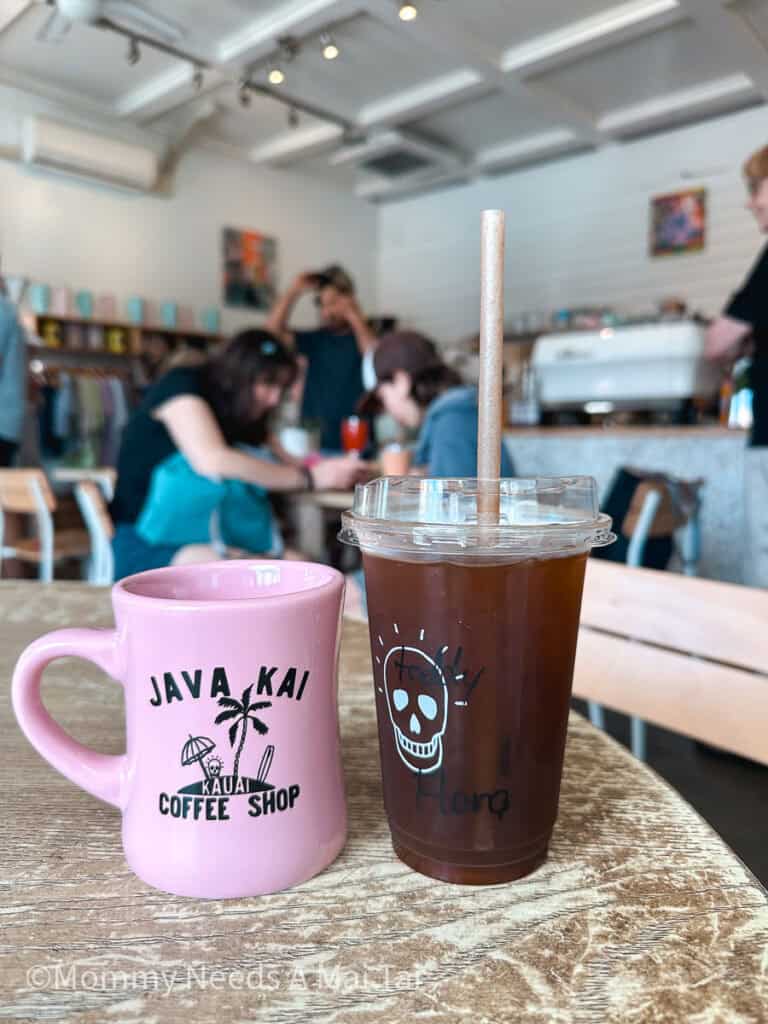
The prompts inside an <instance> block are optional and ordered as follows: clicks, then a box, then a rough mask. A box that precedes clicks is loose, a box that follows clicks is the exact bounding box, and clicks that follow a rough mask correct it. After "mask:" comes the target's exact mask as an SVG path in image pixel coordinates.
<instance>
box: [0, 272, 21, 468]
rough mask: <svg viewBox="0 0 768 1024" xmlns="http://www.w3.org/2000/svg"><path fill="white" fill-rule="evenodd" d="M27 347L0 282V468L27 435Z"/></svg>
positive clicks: (13, 455) (5, 463)
mask: <svg viewBox="0 0 768 1024" xmlns="http://www.w3.org/2000/svg"><path fill="white" fill-rule="evenodd" d="M26 389H27V346H26V341H25V338H24V331H23V329H22V327H21V324H20V323H19V319H18V317H17V315H16V309H15V307H14V305H13V303H12V302H11V300H10V299H9V298H7V296H6V294H5V283H4V282H3V281H2V278H0V466H10V465H11V464H12V463H13V459H14V457H15V455H16V452H17V451H18V447H19V442H20V441H21V436H22V433H23V431H24V410H25V405H26Z"/></svg>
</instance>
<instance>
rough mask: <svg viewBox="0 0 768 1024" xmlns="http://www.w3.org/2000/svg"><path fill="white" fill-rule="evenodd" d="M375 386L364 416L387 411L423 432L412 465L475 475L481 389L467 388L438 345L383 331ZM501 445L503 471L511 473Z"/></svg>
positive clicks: (430, 471)
mask: <svg viewBox="0 0 768 1024" xmlns="http://www.w3.org/2000/svg"><path fill="white" fill-rule="evenodd" d="M373 367H374V370H375V373H376V387H375V389H374V390H373V391H371V392H369V393H368V395H367V396H366V398H364V399H363V401H362V402H361V403H360V412H361V413H362V414H363V415H366V414H373V413H375V412H376V411H377V410H380V409H382V408H383V409H384V411H385V412H387V413H389V415H390V416H391V417H392V418H393V419H394V420H396V422H397V423H399V424H400V425H401V426H403V427H407V428H408V429H410V430H416V429H418V431H419V436H418V442H417V445H416V451H415V455H414V460H413V461H414V466H416V467H417V468H419V469H421V470H422V471H423V472H425V473H426V475H427V476H450V477H473V476H476V475H477V391H476V390H475V389H474V388H470V387H465V386H464V385H463V383H462V380H461V377H460V376H459V374H458V373H457V372H456V371H455V370H453V369H451V367H450V366H447V365H446V364H445V363H444V362H443V361H442V359H441V358H440V355H439V354H438V351H437V348H436V346H435V344H434V343H433V342H432V341H430V340H429V339H428V338H425V337H424V335H423V334H417V333H416V332H415V331H399V332H395V333H392V334H386V335H384V336H383V337H382V338H381V340H380V341H379V345H378V348H377V349H376V352H375V354H374V357H373ZM513 474H514V470H513V467H512V460H511V458H510V456H509V453H508V452H507V450H506V447H505V446H504V445H502V450H501V475H502V476H512V475H513Z"/></svg>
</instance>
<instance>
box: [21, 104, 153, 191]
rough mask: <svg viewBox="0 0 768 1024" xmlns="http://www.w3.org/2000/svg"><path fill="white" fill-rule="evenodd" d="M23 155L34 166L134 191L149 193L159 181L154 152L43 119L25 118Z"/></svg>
mask: <svg viewBox="0 0 768 1024" xmlns="http://www.w3.org/2000/svg"><path fill="white" fill-rule="evenodd" d="M21 152H22V160H23V161H24V163H26V164H29V165H30V166H31V167H40V168H42V169H44V170H47V171H55V172H58V173H61V174H67V175H70V176H72V177H75V178H80V179H84V180H86V181H95V182H98V183H100V184H103V185H111V186H113V187H116V188H120V189H127V190H130V191H133V192H149V191H151V190H152V188H153V187H154V185H155V183H156V181H157V174H158V158H157V156H156V154H155V153H154V152H153V151H152V150H151V149H147V148H145V147H143V146H135V145H131V144H130V143H126V142H119V141H117V140H116V139H111V138H107V137H106V136H104V135H97V134H95V133H93V132H88V131H84V130H82V129H80V128H72V127H70V126H69V125H64V124H59V123H58V122H56V121H50V120H48V119H47V118H44V117H27V118H25V119H24V126H23V132H22V147H21Z"/></svg>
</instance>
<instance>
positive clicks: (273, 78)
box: [267, 64, 285, 85]
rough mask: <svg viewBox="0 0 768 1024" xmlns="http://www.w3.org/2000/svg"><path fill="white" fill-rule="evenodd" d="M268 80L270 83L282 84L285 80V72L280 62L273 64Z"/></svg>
mask: <svg viewBox="0 0 768 1024" xmlns="http://www.w3.org/2000/svg"><path fill="white" fill-rule="evenodd" d="M267 80H268V81H269V84H270V85H282V84H283V82H284V81H285V72H284V71H283V69H282V68H281V67H280V65H279V64H273V65H272V67H271V68H270V69H269V71H268V73H267Z"/></svg>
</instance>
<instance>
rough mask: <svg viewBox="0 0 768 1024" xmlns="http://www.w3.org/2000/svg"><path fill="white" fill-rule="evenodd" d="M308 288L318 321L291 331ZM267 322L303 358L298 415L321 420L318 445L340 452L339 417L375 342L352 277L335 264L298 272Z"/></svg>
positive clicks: (356, 394)
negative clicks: (313, 326)
mask: <svg viewBox="0 0 768 1024" xmlns="http://www.w3.org/2000/svg"><path fill="white" fill-rule="evenodd" d="M308 291H313V292H314V293H315V304H316V305H317V309H318V312H319V315H320V325H319V326H318V327H317V328H316V329H315V330H311V331H292V330H290V329H289V327H288V322H289V320H290V317H291V313H292V311H293V307H294V306H295V305H296V302H297V301H298V300H299V299H300V298H301V296H302V295H304V294H305V293H306V292H308ZM266 326H267V328H268V329H269V330H270V331H272V333H273V334H275V335H277V337H278V338H280V339H281V340H282V341H284V342H285V344H286V345H289V346H290V347H292V348H295V350H296V352H297V353H298V354H299V355H300V356H301V357H302V358H303V359H304V360H305V362H306V379H305V382H304V392H303V398H302V409H301V414H302V417H303V418H304V419H305V420H317V421H319V422H320V424H321V427H322V435H321V442H320V443H321V447H322V448H323V449H325V450H326V451H340V449H341V423H342V420H344V419H345V418H346V417H347V416H352V415H354V413H355V407H356V405H357V403H358V401H359V400H360V396H361V395H362V393H363V362H364V360H365V358H366V357H370V353H371V352H372V351H373V349H374V348H375V346H376V341H377V339H376V334H375V333H374V331H373V330H372V329H371V328H370V326H369V325H368V322H367V320H366V318H365V316H364V315H363V313H362V311H361V309H360V306H359V305H358V302H357V298H356V297H355V284H354V281H353V280H352V278H351V277H350V276H349V274H348V273H347V272H346V271H345V270H344V269H343V268H342V267H340V266H338V265H332V266H330V267H326V268H325V269H324V270H321V271H318V272H307V273H304V274H299V276H298V277H297V278H296V280H295V281H294V282H293V284H292V285H291V287H290V288H289V289H288V291H287V292H286V293H285V294H284V295H282V296H281V297H280V298H279V299H278V300H277V302H276V303H275V305H274V307H273V309H272V311H271V313H270V315H269V319H268V320H267V324H266Z"/></svg>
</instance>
